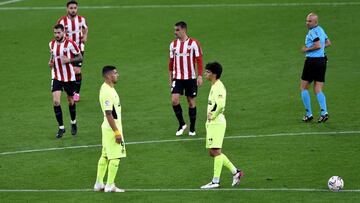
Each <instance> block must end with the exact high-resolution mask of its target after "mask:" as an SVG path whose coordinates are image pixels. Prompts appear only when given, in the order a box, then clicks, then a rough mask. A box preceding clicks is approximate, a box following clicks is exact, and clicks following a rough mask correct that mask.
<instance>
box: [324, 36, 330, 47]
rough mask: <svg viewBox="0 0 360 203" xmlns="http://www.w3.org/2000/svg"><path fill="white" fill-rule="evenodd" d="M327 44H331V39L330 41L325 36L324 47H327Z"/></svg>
mask: <svg viewBox="0 0 360 203" xmlns="http://www.w3.org/2000/svg"><path fill="white" fill-rule="evenodd" d="M329 46H331V41H330V39H329V38H326V40H325V47H329Z"/></svg>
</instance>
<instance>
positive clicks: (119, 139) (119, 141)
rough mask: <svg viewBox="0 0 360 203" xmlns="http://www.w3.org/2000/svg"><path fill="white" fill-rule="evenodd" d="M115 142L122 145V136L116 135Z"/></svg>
mask: <svg viewBox="0 0 360 203" xmlns="http://www.w3.org/2000/svg"><path fill="white" fill-rule="evenodd" d="M115 142H116V143H118V144H121V143H122V142H123V139H122V136H121V135H116V136H115Z"/></svg>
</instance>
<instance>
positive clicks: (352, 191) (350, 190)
mask: <svg viewBox="0 0 360 203" xmlns="http://www.w3.org/2000/svg"><path fill="white" fill-rule="evenodd" d="M198 191H201V192H209V191H263V192H331V191H330V190H328V189H312V188H219V189H214V190H204V189H197V188H154V189H150V188H149V189H125V192H198ZM0 192H93V190H92V189H14V190H13V189H0ZM340 192H351V193H355V192H360V189H348V190H341V191H340Z"/></svg>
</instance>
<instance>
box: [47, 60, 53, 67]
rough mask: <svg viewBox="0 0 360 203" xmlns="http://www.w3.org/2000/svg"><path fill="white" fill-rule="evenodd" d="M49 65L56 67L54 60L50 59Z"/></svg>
mask: <svg viewBox="0 0 360 203" xmlns="http://www.w3.org/2000/svg"><path fill="white" fill-rule="evenodd" d="M48 66H49V67H50V68H52V67H54V60H50V61H49V63H48Z"/></svg>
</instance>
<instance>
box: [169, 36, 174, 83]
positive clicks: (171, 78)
mask: <svg viewBox="0 0 360 203" xmlns="http://www.w3.org/2000/svg"><path fill="white" fill-rule="evenodd" d="M172 45H173V43H171V44H170V57H169V86H170V87H171V85H172V82H173V75H172V74H173V70H174V62H175V61H174V60H175V56H174V53H173V50H172Z"/></svg>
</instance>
